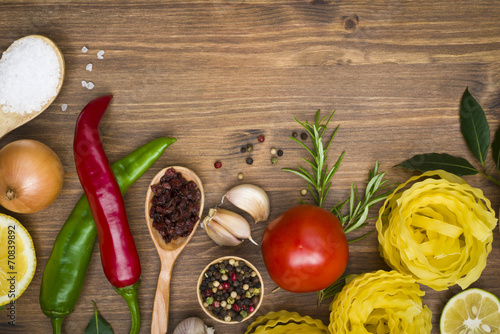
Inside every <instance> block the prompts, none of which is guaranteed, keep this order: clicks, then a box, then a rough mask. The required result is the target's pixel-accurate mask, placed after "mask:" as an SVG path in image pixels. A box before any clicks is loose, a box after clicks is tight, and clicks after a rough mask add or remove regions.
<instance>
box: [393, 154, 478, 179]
mask: <svg viewBox="0 0 500 334" xmlns="http://www.w3.org/2000/svg"><path fill="white" fill-rule="evenodd" d="M396 166H401V167H404V168H406V169H409V170H415V169H416V170H419V171H421V172H427V171H430V170H436V169H443V170H445V171H447V172H449V173H453V174H455V175H458V176H463V175H475V174H477V173H479V171H478V170H477V169H475V168H474V166H472V165H471V164H470V163H469V162H468V161H467V160H465V159H463V158H459V157H454V156H452V155H449V154H446V153H426V154H418V155H415V156H414V157H413V158H410V159H408V160H406V161H403V162H402V163H400V164H398V165H396Z"/></svg>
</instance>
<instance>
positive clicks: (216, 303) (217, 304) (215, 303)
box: [212, 300, 220, 308]
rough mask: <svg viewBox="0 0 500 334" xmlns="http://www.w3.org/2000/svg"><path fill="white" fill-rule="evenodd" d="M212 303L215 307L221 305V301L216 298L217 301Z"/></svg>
mask: <svg viewBox="0 0 500 334" xmlns="http://www.w3.org/2000/svg"><path fill="white" fill-rule="evenodd" d="M212 305H213V307H215V308H217V307H220V302H219V301H217V300H216V301H214V303H213V304H212Z"/></svg>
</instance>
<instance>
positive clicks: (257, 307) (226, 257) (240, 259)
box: [196, 256, 264, 324]
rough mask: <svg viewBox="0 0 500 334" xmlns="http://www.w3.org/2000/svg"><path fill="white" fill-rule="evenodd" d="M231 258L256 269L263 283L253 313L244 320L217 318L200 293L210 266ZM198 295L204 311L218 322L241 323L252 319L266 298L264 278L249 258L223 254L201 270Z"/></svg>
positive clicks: (197, 289) (197, 286) (197, 288)
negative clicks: (204, 302) (202, 282)
mask: <svg viewBox="0 0 500 334" xmlns="http://www.w3.org/2000/svg"><path fill="white" fill-rule="evenodd" d="M229 259H235V260H237V261H240V262H241V261H242V262H244V263H245V264H246V265H247V266H249V267H250V268H251V269H252V270H253V271H255V272H256V273H257V277H258V278H259V281H260V284H261V287H260V298H259V303H258V304H257V305H255V310H254V311H253V312H252V313H249V314H248V315H247V316H246V317H245V318H244V319H243V320H242V321H224V320H221V319H219V318H217V317H216V316H215V315H214V314H213V313H212V312H210V311H208V310H207V309H206V308H205V307H204V306H203V297H202V296H201V293H200V285H201V281H202V280H203V275H204V274H205V272H206V271H207V270H208V268H209V267H210V266H211V265H212V264H216V263H218V262H222V261H224V260H229ZM196 295H197V296H198V303H200V306H201V308H202V309H203V311H205V313H206V314H207V315H208V316H209V317H210V318H212V319H213V320H215V321H217V322H220V323H223V324H239V323H241V322H243V321H246V320H248V319H250V318H251V317H252V316H253V315H254V314H255V313H257V310H258V309H259V307H260V305H262V301H263V300H264V281H263V280H262V276H261V275H260V273H259V271H258V270H257V268H255V266H254V265H253V264H251V263H250V262H249V261H248V260H245V259H243V258H241V257H237V256H223V257H220V258H218V259H216V260H214V261H212V262H210V263H209V264H208V265H207V266H206V267H205V269H203V271H202V272H201V275H200V278H199V279H198V283H197V285H196Z"/></svg>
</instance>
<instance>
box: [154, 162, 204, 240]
mask: <svg viewBox="0 0 500 334" xmlns="http://www.w3.org/2000/svg"><path fill="white" fill-rule="evenodd" d="M151 190H152V191H153V193H154V196H153V199H152V200H151V209H150V211H149V217H150V218H152V219H153V227H154V228H155V229H157V230H158V232H160V234H161V236H162V237H163V239H164V240H165V242H167V243H168V242H170V241H172V240H175V239H177V238H179V237H187V236H188V235H189V234H190V233H191V232H192V231H193V228H194V225H195V224H196V222H197V221H198V219H199V217H198V213H199V211H200V199H201V192H200V189H199V188H198V186H197V185H196V183H194V182H193V181H187V180H186V179H185V178H184V177H182V174H181V173H177V172H176V171H175V169H174V168H169V169H167V170H166V171H165V175H163V176H162V177H161V179H160V183H159V184H154V185H152V186H151Z"/></svg>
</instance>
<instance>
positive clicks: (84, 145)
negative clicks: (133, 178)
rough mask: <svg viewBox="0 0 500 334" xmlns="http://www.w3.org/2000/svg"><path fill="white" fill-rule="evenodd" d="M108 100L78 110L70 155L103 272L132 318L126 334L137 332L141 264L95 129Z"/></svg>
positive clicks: (108, 97) (109, 167)
mask: <svg viewBox="0 0 500 334" xmlns="http://www.w3.org/2000/svg"><path fill="white" fill-rule="evenodd" d="M112 98H113V96H112V95H108V96H102V97H99V98H97V99H95V100H93V101H91V102H90V103H89V104H87V105H86V106H85V108H84V109H83V110H82V112H81V113H80V116H79V117H78V120H77V123H76V129H75V139H74V143H73V152H74V155H75V164H76V170H77V172H78V177H79V179H80V183H81V184H82V187H83V190H84V191H85V195H86V196H87V199H88V201H89V206H90V210H91V212H92V215H93V217H94V221H95V224H96V228H97V233H98V237H99V246H100V250H101V262H102V266H103V269H104V273H105V275H106V277H107V279H108V280H109V282H110V283H111V284H112V285H113V287H114V288H115V290H116V291H117V292H118V293H119V294H120V295H121V296H123V298H124V299H125V301H126V302H127V304H128V306H129V309H130V313H131V317H132V328H131V330H130V333H139V328H140V312H139V307H138V301H137V290H138V287H139V285H140V276H141V264H140V262H139V255H138V254H137V249H136V247H135V243H134V239H133V237H132V233H131V231H130V227H129V225H128V220H127V215H126V212H125V203H124V201H123V197H122V195H121V192H120V187H119V186H118V183H117V182H116V179H115V178H114V175H113V172H112V170H111V166H110V164H109V161H108V158H107V157H106V154H105V152H104V149H103V147H102V143H101V139H100V136H99V130H98V127H99V122H100V121H101V119H102V116H103V115H104V113H105V111H106V109H107V108H108V105H109V103H110V101H111V99H112Z"/></svg>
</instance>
